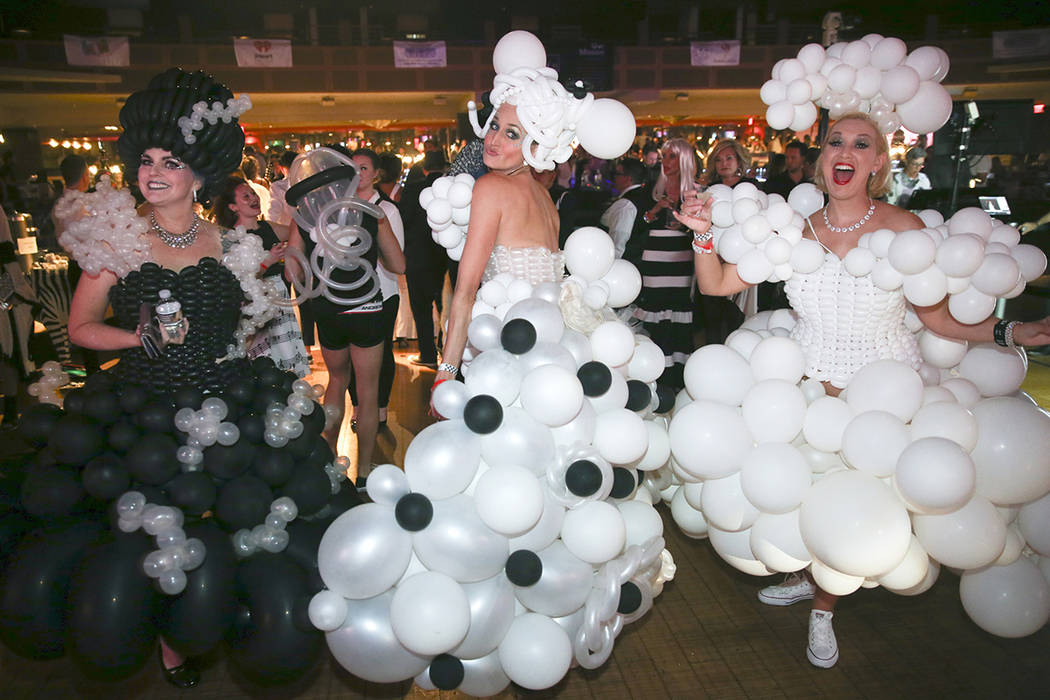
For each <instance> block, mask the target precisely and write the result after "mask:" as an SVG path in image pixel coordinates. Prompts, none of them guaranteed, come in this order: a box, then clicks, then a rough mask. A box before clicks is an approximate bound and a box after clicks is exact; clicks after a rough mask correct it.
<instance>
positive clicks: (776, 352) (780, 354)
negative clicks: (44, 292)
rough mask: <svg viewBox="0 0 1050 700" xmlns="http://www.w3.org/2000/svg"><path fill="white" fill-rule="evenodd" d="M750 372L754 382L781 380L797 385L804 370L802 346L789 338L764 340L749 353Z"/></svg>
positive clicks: (804, 359)
mask: <svg viewBox="0 0 1050 700" xmlns="http://www.w3.org/2000/svg"><path fill="white" fill-rule="evenodd" d="M750 359H751V372H752V375H753V376H754V378H755V381H756V382H761V381H764V380H766V379H782V380H784V381H786V382H788V383H790V384H797V383H798V382H799V381H801V379H802V375H803V373H804V372H805V370H806V356H805V354H804V353H803V352H802V346H801V345H799V344H798V342H797V341H794V340H791V339H790V338H777V337H773V338H765V339H763V340H762V341H761V342H759V343H758V345H756V346H755V348H754V350H753V351H752V352H751V358H750Z"/></svg>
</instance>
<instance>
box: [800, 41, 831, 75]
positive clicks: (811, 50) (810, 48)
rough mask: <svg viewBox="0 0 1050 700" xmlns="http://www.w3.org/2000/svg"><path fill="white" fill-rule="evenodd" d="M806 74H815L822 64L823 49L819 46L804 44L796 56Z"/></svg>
mask: <svg viewBox="0 0 1050 700" xmlns="http://www.w3.org/2000/svg"><path fill="white" fill-rule="evenodd" d="M796 58H798V60H799V62H801V63H802V65H803V66H804V67H805V69H806V72H807V73H816V72H817V71H819V70H820V66H821V65H823V63H824V47H823V46H821V45H820V44H816V43H813V44H806V45H805V46H803V47H802V48H801V49H799V50H798V54H797V56H796Z"/></svg>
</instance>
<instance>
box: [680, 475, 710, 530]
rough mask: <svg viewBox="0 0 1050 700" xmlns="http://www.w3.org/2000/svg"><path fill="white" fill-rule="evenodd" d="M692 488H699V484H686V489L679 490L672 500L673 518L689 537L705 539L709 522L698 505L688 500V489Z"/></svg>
mask: <svg viewBox="0 0 1050 700" xmlns="http://www.w3.org/2000/svg"><path fill="white" fill-rule="evenodd" d="M690 486H699V484H686V485H685V487H683V488H680V489H678V491H676V492H675V494H674V496H673V497H672V498H671V518H672V519H673V520H674V522H675V524H676V525H677V526H678V527H679V528H681V530H682V533H683V534H685V535H686V536H687V537H694V538H699V537H705V536H706V535H707V520H705V519H704V516H703V513H701V511H700V508H699V506H698V505H697V506H694V505H691V504H690V503H689V501H687V500H686V488H688V487H690Z"/></svg>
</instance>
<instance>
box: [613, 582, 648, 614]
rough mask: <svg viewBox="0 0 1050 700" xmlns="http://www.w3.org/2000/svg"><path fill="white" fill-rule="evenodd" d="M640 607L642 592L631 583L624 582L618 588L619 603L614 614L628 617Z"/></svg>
mask: <svg viewBox="0 0 1050 700" xmlns="http://www.w3.org/2000/svg"><path fill="white" fill-rule="evenodd" d="M641 605H642V591H641V590H640V589H639V588H638V585H637V584H635V583H634V582H632V581H625V582H624V584H623V585H622V586H620V602H619V603H618V604H617V605H616V612H618V613H620V614H621V615H630V614H631V613H633V612H634V611H635V610H637V609H638V608H640V607H641Z"/></svg>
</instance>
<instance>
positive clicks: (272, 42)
mask: <svg viewBox="0 0 1050 700" xmlns="http://www.w3.org/2000/svg"><path fill="white" fill-rule="evenodd" d="M233 51H234V53H235V54H237V65H238V66H239V67H241V68H291V67H292V42H291V41H290V40H289V39H234V40H233Z"/></svg>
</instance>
